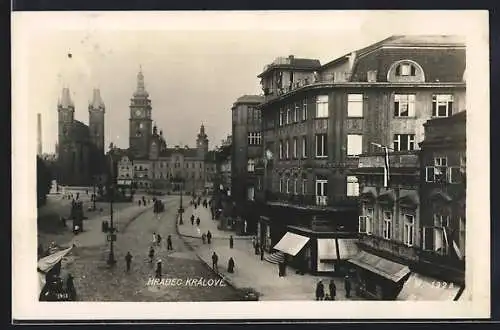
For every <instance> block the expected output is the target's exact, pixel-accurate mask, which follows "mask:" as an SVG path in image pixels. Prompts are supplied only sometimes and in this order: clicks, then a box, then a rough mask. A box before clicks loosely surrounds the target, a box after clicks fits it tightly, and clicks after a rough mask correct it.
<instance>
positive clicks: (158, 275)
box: [156, 259, 161, 279]
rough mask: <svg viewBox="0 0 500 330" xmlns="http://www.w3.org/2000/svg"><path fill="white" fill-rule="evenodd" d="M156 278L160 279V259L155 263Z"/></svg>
mask: <svg viewBox="0 0 500 330" xmlns="http://www.w3.org/2000/svg"><path fill="white" fill-rule="evenodd" d="M156 278H159V279H161V259H158V261H157V262H156Z"/></svg>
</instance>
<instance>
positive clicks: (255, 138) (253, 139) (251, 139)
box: [248, 132, 262, 145]
mask: <svg viewBox="0 0 500 330" xmlns="http://www.w3.org/2000/svg"><path fill="white" fill-rule="evenodd" d="M261 139H262V137H261V133H260V132H250V133H248V144H249V145H260V144H261V142H262V141H261Z"/></svg>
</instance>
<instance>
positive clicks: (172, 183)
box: [117, 71, 212, 194]
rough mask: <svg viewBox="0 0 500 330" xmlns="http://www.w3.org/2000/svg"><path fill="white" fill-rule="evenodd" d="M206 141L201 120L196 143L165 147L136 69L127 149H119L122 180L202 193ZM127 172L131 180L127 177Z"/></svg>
mask: <svg viewBox="0 0 500 330" xmlns="http://www.w3.org/2000/svg"><path fill="white" fill-rule="evenodd" d="M208 146H209V141H208V137H207V134H206V132H205V126H204V125H203V124H202V125H201V127H200V131H199V133H198V135H197V137H196V147H195V148H190V147H188V146H187V145H186V146H179V145H176V146H175V147H170V148H169V147H167V142H166V139H165V137H164V135H163V131H162V130H159V131H158V128H157V127H156V125H154V124H153V119H152V106H151V100H150V99H149V93H148V92H147V91H146V88H145V84H144V75H143V74H142V71H139V73H138V75H137V88H136V91H135V92H134V94H133V97H132V99H131V103H130V118H129V149H128V150H123V151H121V153H120V155H121V158H120V160H119V162H118V164H117V166H118V176H119V177H120V180H122V182H124V183H127V184H130V185H134V186H136V187H137V188H139V189H169V190H172V191H179V190H180V189H183V190H184V191H185V192H189V193H197V194H199V193H202V192H204V191H205V188H206V176H207V175H206V170H207V169H208V170H212V167H211V166H208V167H207V165H206V158H207V155H208V152H209V151H208ZM127 174H128V175H129V177H130V180H128V179H127V178H128V177H127Z"/></svg>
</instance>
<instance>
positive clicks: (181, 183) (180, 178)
mask: <svg viewBox="0 0 500 330" xmlns="http://www.w3.org/2000/svg"><path fill="white" fill-rule="evenodd" d="M178 182H179V188H180V200H179V225H182V224H184V221H183V220H182V214H183V213H184V207H183V206H182V189H183V185H184V182H183V178H182V174H181V175H180V177H179V179H178Z"/></svg>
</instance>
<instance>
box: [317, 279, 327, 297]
mask: <svg viewBox="0 0 500 330" xmlns="http://www.w3.org/2000/svg"><path fill="white" fill-rule="evenodd" d="M324 298H325V287H324V286H323V281H321V280H320V281H319V282H318V284H316V300H324Z"/></svg>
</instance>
